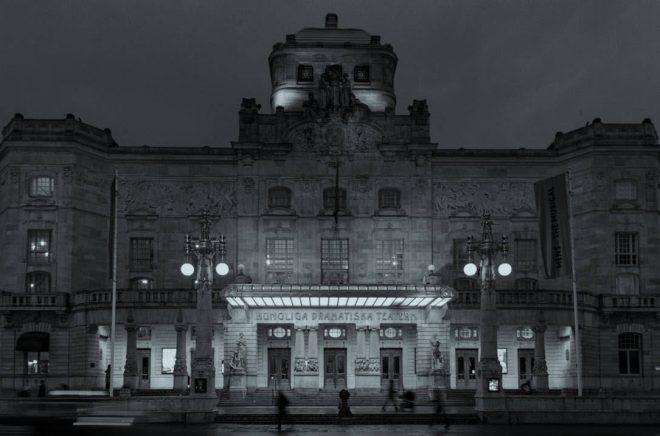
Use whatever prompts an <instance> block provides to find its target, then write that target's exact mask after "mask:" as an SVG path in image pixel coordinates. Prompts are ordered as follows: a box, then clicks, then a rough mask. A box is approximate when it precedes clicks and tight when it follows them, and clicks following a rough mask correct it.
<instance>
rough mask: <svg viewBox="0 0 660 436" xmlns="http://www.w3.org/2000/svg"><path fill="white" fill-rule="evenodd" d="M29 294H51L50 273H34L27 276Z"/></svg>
mask: <svg viewBox="0 0 660 436" xmlns="http://www.w3.org/2000/svg"><path fill="white" fill-rule="evenodd" d="M26 291H27V292H35V293H39V292H49V291H50V273H49V272H46V271H32V272H30V273H28V274H27V280H26Z"/></svg>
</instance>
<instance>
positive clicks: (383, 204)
mask: <svg viewBox="0 0 660 436" xmlns="http://www.w3.org/2000/svg"><path fill="white" fill-rule="evenodd" d="M400 207H401V193H400V192H399V190H398V189H394V188H383V189H381V190H380V191H378V208H379V209H399V208H400Z"/></svg>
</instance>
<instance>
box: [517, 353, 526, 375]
mask: <svg viewBox="0 0 660 436" xmlns="http://www.w3.org/2000/svg"><path fill="white" fill-rule="evenodd" d="M518 360H519V361H520V378H521V379H524V378H527V360H526V359H525V358H524V357H521V358H520V359H518Z"/></svg>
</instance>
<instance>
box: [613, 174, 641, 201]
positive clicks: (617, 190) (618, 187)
mask: <svg viewBox="0 0 660 436" xmlns="http://www.w3.org/2000/svg"><path fill="white" fill-rule="evenodd" d="M624 184H627V187H628V188H631V189H629V192H632V196H630V197H628V196H621V195H620V194H621V193H625V192H626V189H622V186H623V185H624ZM638 197H639V193H638V190H637V181H636V180H634V179H625V178H622V179H617V180H615V181H614V201H620V202H625V201H637V199H638Z"/></svg>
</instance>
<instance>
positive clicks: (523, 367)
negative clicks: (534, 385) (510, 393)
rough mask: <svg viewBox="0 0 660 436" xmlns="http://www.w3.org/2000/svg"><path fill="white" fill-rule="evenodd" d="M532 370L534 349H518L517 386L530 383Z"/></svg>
mask: <svg viewBox="0 0 660 436" xmlns="http://www.w3.org/2000/svg"><path fill="white" fill-rule="evenodd" d="M533 370H534V349H533V348H531V349H530V348H519V349H518V385H519V386H520V385H522V384H523V383H525V382H530V383H531V382H532V373H533V372H532V371H533Z"/></svg>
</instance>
